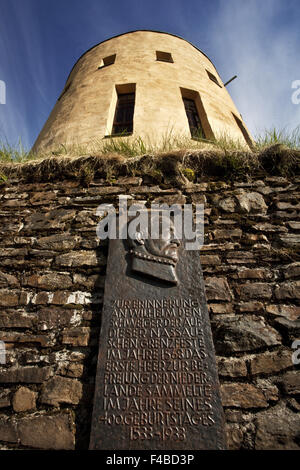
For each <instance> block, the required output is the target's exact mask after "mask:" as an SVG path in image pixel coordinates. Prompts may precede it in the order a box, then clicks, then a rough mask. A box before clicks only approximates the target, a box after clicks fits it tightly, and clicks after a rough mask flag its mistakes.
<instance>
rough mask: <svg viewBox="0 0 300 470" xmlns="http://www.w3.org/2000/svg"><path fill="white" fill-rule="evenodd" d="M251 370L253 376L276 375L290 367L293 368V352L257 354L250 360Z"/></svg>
mask: <svg viewBox="0 0 300 470" xmlns="http://www.w3.org/2000/svg"><path fill="white" fill-rule="evenodd" d="M249 362H250V368H251V373H252V374H253V375H256V374H274V373H276V372H279V371H281V370H283V369H287V368H288V367H292V365H293V363H292V352H291V351H274V352H266V353H263V354H257V355H256V356H255V357H253V358H251V359H250V361H249Z"/></svg>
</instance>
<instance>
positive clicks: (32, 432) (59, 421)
mask: <svg viewBox="0 0 300 470" xmlns="http://www.w3.org/2000/svg"><path fill="white" fill-rule="evenodd" d="M18 437H19V439H20V442H21V444H22V445H23V446H28V447H34V448H35V449H49V450H73V449H74V447H75V433H74V423H73V419H72V417H71V414H70V413H61V414H57V415H53V416H49V415H41V416H33V417H31V418H23V419H22V420H21V421H20V422H19V423H18Z"/></svg>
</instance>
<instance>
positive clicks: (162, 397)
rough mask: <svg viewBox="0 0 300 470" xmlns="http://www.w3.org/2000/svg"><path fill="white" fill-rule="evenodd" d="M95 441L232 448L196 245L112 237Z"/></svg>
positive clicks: (118, 446)
mask: <svg viewBox="0 0 300 470" xmlns="http://www.w3.org/2000/svg"><path fill="white" fill-rule="evenodd" d="M90 449H103V450H111V449H113V450H122V449H124V450H126V449H128V450H143V449H156V450H160V449H161V450H177V449H182V450H184V449H188V450H197V449H225V434H224V417H223V409H222V405H221V400H220V394H219V381H218V373H217V368H216V361H215V353H214V345H213V341H212V335H211V328H210V320H209V315H208V311H207V305H206V298H205V293H204V283H203V275H202V270H201V265H200V255H199V252H198V251H187V250H185V249H184V246H183V244H182V243H180V244H179V242H178V243H177V242H176V241H175V242H174V240H151V239H150V240H147V241H143V240H137V241H130V242H129V241H128V240H110V242H109V256H108V265H107V274H106V283H105V295H104V306H103V315H102V325H101V333H100V346H99V357H98V367H97V376H96V386H95V396H94V410H93V418H92V428H91V440H90Z"/></svg>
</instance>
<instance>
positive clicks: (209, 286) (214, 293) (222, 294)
mask: <svg viewBox="0 0 300 470" xmlns="http://www.w3.org/2000/svg"><path fill="white" fill-rule="evenodd" d="M205 292H206V297H207V300H231V299H232V294H231V291H230V288H229V285H228V282H227V280H226V279H225V278H222V277H208V278H206V279H205Z"/></svg>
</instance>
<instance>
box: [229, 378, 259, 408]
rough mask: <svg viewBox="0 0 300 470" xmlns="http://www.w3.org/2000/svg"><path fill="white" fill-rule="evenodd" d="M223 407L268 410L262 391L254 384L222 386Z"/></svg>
mask: <svg viewBox="0 0 300 470" xmlns="http://www.w3.org/2000/svg"><path fill="white" fill-rule="evenodd" d="M221 398H222V404H223V406H232V407H235V408H245V409H249V408H266V407H267V406H268V402H267V400H266V398H265V396H264V394H263V393H262V391H261V390H259V389H258V388H256V387H255V386H254V385H252V384H245V383H224V384H222V385H221Z"/></svg>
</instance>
